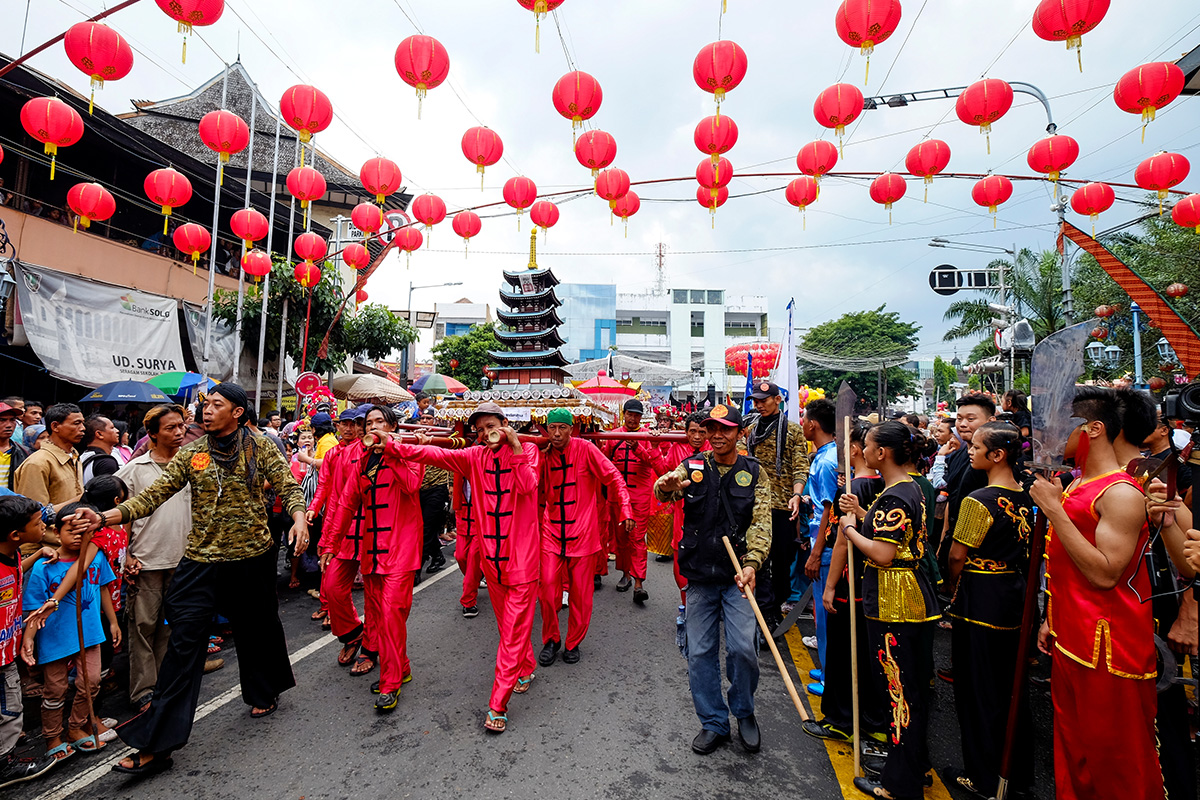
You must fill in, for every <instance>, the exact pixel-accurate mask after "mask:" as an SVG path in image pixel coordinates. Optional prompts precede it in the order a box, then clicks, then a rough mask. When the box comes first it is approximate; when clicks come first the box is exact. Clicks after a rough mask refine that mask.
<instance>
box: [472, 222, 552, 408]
mask: <svg viewBox="0 0 1200 800" xmlns="http://www.w3.org/2000/svg"><path fill="white" fill-rule="evenodd" d="M504 280H505V281H506V282H507V283H508V285H509V286H511V287H512V289H509V288H507V287H503V288H501V289H500V301H501V302H502V303H503V304H504V305H506V306H508V309H509V310H507V311H502V310H500V309H497V310H496V317H497V318H498V319H499V320H500V321H501V322H502V323H504V324H505V325H507V326H508V328H509V330H506V331H500V330H498V331H496V338H497V339H499V340H500V341H501V342H502V343H503V344H506V345H508V347H509V350H508V351H507V352H502V351H495V350H489V351H488V355H490V356H491V357H492V358H493V359H495V361H496V366H495V367H492V369H493V370H495V372H496V382H495V385H496V387H497V388H501V387H503V388H506V389H511V388H513V387H522V386H533V387H544V386H548V385H553V386H558V385H561V384H562V383H563V381H565V380H566V378H567V373H566V371H565V370H563V367H564V366H566V364H567V360H566V359H565V358H563V354H562V353H561V352H560V351H559V348H560V347H562V345H563V339H562V337H561V336H560V335H559V333H558V326H559V325H561V324H562V320H561V319H559V317H558V312H557V311H556V309H557V308H558V307H559V306H560V305H562V302H561V301H560V300H559V299H558V297H557V295H555V293H554V287H555V286H557V285H558V279H557V278H555V277H554V273H553V272H551V271H550V270H549V269H539V268H538V265H537V228H536V227H535V228H534V230H533V232H532V233H531V234H530V236H529V265H528V267H527V268H526V269H524V270H517V271H509V270H505V271H504Z"/></svg>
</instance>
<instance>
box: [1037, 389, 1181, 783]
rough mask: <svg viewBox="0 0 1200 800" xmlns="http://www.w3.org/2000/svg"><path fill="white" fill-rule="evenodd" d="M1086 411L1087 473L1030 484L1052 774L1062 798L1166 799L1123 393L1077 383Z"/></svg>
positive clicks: (1081, 432) (1074, 444) (1071, 447)
mask: <svg viewBox="0 0 1200 800" xmlns="http://www.w3.org/2000/svg"><path fill="white" fill-rule="evenodd" d="M1072 409H1073V411H1074V415H1075V416H1076V417H1078V418H1080V419H1082V420H1084V422H1083V424H1082V425H1080V426H1079V428H1078V429H1077V431H1076V433H1075V434H1073V435H1072V438H1071V441H1070V442H1069V443H1068V446H1067V455H1068V456H1073V457H1074V458H1075V461H1076V464H1077V466H1080V467H1081V468H1082V474H1081V475H1080V477H1079V478H1078V479H1076V480H1075V482H1074V483H1072V484H1071V486H1070V487H1068V489H1067V491H1066V492H1065V493H1062V492H1060V490H1059V485H1058V484H1057V483H1053V482H1051V481H1048V480H1046V479H1045V478H1040V477H1039V478H1038V479H1037V482H1036V483H1035V484H1034V486H1033V488H1032V490H1031V491H1030V494H1031V495H1032V497H1033V500H1034V502H1035V503H1037V505H1038V508H1040V509H1041V511H1042V512H1043V513H1044V514H1045V515H1046V518H1047V520H1048V521H1049V523H1050V532H1049V533H1048V534H1047V537H1046V585H1047V590H1046V592H1047V594H1048V595H1049V597H1048V599H1047V612H1046V621H1045V622H1044V623H1043V624H1042V628H1041V630H1040V631H1039V633H1038V646H1039V648H1041V650H1042V652H1044V653H1047V654H1048V655H1050V656H1052V658H1053V671H1052V680H1051V699H1052V701H1053V703H1054V781H1055V787H1056V790H1057V791H1056V796H1057V797H1058V798H1060V800H1074V799H1075V798H1080V800H1106V798H1113V799H1114V800H1116V798H1120V800H1161V798H1162V797H1163V787H1162V775H1161V772H1160V770H1159V764H1158V752H1157V749H1156V747H1155V731H1154V715H1155V707H1156V700H1155V686H1154V684H1155V681H1154V679H1155V677H1156V674H1157V673H1156V668H1155V651H1154V621H1153V618H1152V616H1151V608H1150V605H1149V604H1148V603H1143V602H1141V598H1149V597H1150V585H1149V580H1148V578H1147V576H1146V572H1145V570H1139V569H1138V564H1139V559H1138V555H1139V554H1140V553H1141V552H1142V549H1143V548H1144V547H1145V544H1146V539H1147V527H1146V511H1145V501H1144V498H1143V495H1142V492H1141V489H1140V488H1139V487H1138V485H1137V484H1136V483H1135V482H1134V481H1133V479H1131V478H1130V477H1129V476H1128V475H1126V474H1125V472H1124V469H1123V468H1124V465H1123V464H1121V463H1120V461H1119V460H1118V458H1117V456H1116V452H1115V450H1114V448H1113V442H1114V440H1116V438H1117V436H1118V435H1119V434H1120V432H1121V412H1122V407H1121V403H1120V401H1119V398H1118V397H1117V394H1116V393H1115V392H1114V391H1113V390H1111V389H1105V388H1101V387H1094V386H1085V387H1081V388H1080V389H1079V391H1078V392H1077V393H1076V395H1075V399H1074V401H1073V403H1072Z"/></svg>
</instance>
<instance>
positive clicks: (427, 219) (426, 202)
mask: <svg viewBox="0 0 1200 800" xmlns="http://www.w3.org/2000/svg"><path fill="white" fill-rule="evenodd" d="M409 210H410V211H412V215H413V219H415V220H416V221H417V222H420V223H421V224H422V225H424V226H425V233H426V234H427V235H428V236H427V241H433V226H434V225H437V224H438V223H439V222H441V221H442V220H444V219H445V218H446V203H445V202H444V201H443V200H442V198H440V197H438V196H437V195H436V194H423V195H421V196H420V197H418V198H416V199H415V200H413V201H412V205H411V206H410V207H409Z"/></svg>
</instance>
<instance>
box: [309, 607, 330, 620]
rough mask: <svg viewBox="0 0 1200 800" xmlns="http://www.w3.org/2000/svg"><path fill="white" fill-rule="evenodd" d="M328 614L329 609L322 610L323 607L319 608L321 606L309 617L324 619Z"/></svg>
mask: <svg viewBox="0 0 1200 800" xmlns="http://www.w3.org/2000/svg"><path fill="white" fill-rule="evenodd" d="M328 616H329V612H328V611H323V610H321V609H319V608H318V609H317V610H316V611H314V612H313V613H312V616H311V617H309V619H312V620H322V619H325V618H326V617H328Z"/></svg>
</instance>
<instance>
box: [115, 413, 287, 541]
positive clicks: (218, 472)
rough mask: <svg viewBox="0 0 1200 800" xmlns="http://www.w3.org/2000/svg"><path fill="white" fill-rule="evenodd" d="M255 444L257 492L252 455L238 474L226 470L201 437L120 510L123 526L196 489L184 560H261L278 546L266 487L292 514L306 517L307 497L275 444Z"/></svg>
mask: <svg viewBox="0 0 1200 800" xmlns="http://www.w3.org/2000/svg"><path fill="white" fill-rule="evenodd" d="M253 445H254V446H253V450H252V451H251V452H252V453H253V454H254V457H255V459H256V464H257V470H258V478H259V480H258V481H257V482H256V483H255V485H254V486H253V487H251V488H247V486H246V459H247V457H248V454H247V453H246V452H243V453H241V454H239V455H238V460H237V464H236V466H235V467H234V469H233V470H232V471H227V470H225V469H223V468H222V467H220V466H218V465H217V463H216V461H214V460H213V458H212V456H211V455H210V454H209V443H208V436H202V437H200V438H199V439H197V440H196V441H194V442H192V443H191V444H189V445H186V446H185V447H182V448H180V450H179V452H178V453H176V454H175V457H174V458H172V459H171V461H170V463H169V464H167V467H166V469H165V470H164V471H163V474H162V476H161V477H160V478H159V479H158V480H156V481H155V482H154V483H152V484H151V485H150V486H149V487H147V488H146V490H145V491H142V492H139V493H138V494H137V495H135V496H133V497H131V498H130V499H128V500H126V501H125V502H124V503H121V504H120V505H119V506H117V510H118V511H120V512H121V522H122V524H124V523H127V522H130V521H132V520H135V519H140V518H142V517H147V516H149V515H150V514H152V513H154V510H155V509H157V508H158V507H159V506H160V505H162V504H163V503H165V502H166V501H167V500H168V499H170V498H171V497H173V496H174V495H175V494H176V493H177V492H179V491H181V490H182V489H183V488H184V487H185V486H187V485H189V484H191V487H192V530H191V533H190V534H189V535H188V541H187V547H186V548H185V550H184V554H183V555H184V558H188V559H191V560H192V561H201V562H208V563H211V562H217V561H241V560H244V559H247V558H253V557H254V556H258V555H262V554H263V553H265V552H266V551H267V550H269V549H270V548H271V545H272V544H273V539H272V537H271V532H270V530H269V529H268V528H267V507H266V499H265V497H264V494H265V492H264V490H263V482H264V481H265V482H269V483H270V484H271V487H272V488H273V489H274V491H275V493H276V494H278V495H279V497H280V499H281V500H282V502H283V507H284V509H285V510H286V511H287V512H288V513H289V514H296V513H301V514H303V513H304V494H303V492H301V491H300V486H299V484H297V483H296V479H295V478H293V477H292V471H291V469H289V468H288V464H287V462H286V461H284V460H283V456H281V455H280V454H279V448H277V447H276V446H275V444H274V443H273V442H271V441H270V440H269V439H267V438H266V437H265V436H261V435H256V436H254V437H253Z"/></svg>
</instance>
